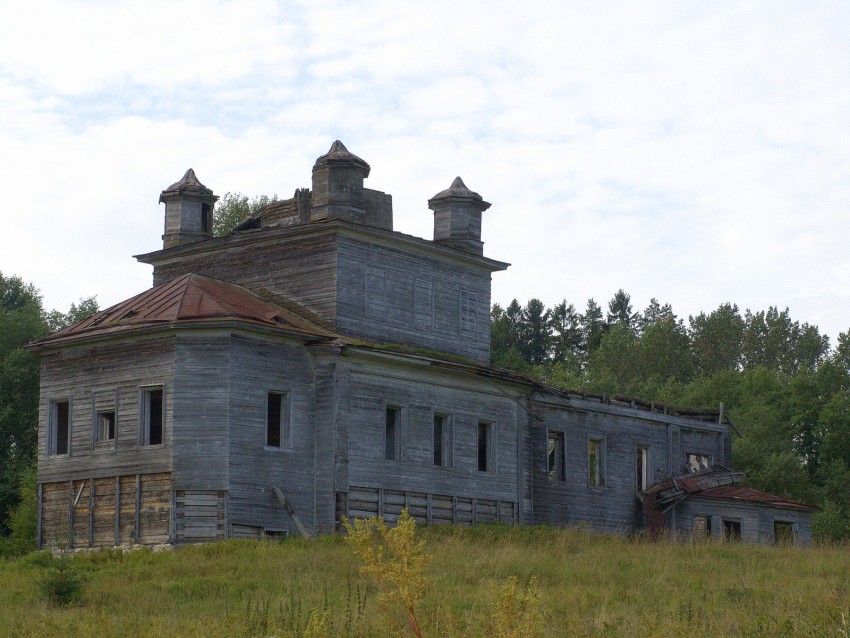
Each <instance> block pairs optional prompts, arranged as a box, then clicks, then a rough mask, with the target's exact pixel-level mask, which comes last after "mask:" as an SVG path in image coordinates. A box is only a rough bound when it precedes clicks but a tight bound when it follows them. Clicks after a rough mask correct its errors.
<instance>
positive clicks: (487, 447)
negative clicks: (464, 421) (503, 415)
mask: <svg viewBox="0 0 850 638" xmlns="http://www.w3.org/2000/svg"><path fill="white" fill-rule="evenodd" d="M494 452H495V450H494V449H493V424H492V423H488V422H486V421H479V423H478V471H479V472H492V471H493V467H494V465H495V463H494V462H493V459H494V456H495V455H494Z"/></svg>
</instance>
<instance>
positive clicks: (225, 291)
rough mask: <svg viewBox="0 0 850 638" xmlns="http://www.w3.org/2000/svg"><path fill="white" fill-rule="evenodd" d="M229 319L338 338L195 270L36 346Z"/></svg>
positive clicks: (71, 327)
mask: <svg viewBox="0 0 850 638" xmlns="http://www.w3.org/2000/svg"><path fill="white" fill-rule="evenodd" d="M223 320H238V321H243V322H248V323H253V324H259V325H263V326H268V327H274V328H279V329H281V330H283V331H285V332H292V333H296V334H303V335H305V336H316V337H333V336H335V335H333V333H331V332H328V331H327V330H325V329H323V328H321V327H320V326H318V325H317V324H315V323H313V322H312V321H310V320H309V319H307V318H305V317H303V316H300V315H299V314H297V313H296V312H293V311H292V310H287V309H285V308H282V307H281V306H278V305H277V304H274V303H271V302H269V301H266V300H264V299H262V298H261V297H259V296H258V295H257V294H255V293H254V292H252V291H251V290H249V289H248V288H246V287H244V286H239V285H237V284H231V283H227V282H224V281H219V280H218V279H213V278H211V277H204V276H202V275H195V274H191V273H190V274H187V275H183V276H182V277H178V278H177V279H174V280H172V281H169V282H168V283H165V284H162V285H160V286H155V287H154V288H151V289H150V290H146V291H145V292H143V293H141V294H139V295H136V296H135V297H132V298H130V299H128V300H127V301H123V302H121V303H119V304H116V305H114V306H112V307H111V308H107V309H106V310H102V311H100V312H98V313H96V314H94V315H92V316H91V317H89V318H88V319H84V320H83V321H80V322H79V323H76V324H74V325H72V326H68V327H67V328H63V329H62V330H59V331H58V332H55V333H54V334H52V335H50V336H48V337H45V338H44V339H39V340H38V341H36V342H34V345H47V344H51V343H55V342H60V341H71V340H76V339H78V338H82V337H88V336H94V335H101V334H108V333H116V332H123V331H128V330H133V329H138V328H142V327H151V326H157V325H165V324H175V323H181V322H189V321H191V322H199V321H201V322H203V321H223Z"/></svg>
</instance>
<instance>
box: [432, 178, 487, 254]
mask: <svg viewBox="0 0 850 638" xmlns="http://www.w3.org/2000/svg"><path fill="white" fill-rule="evenodd" d="M428 208H430V209H431V210H433V211H434V241H436V242H439V243H441V244H448V245H449V246H454V247H455V248H460V249H461V250H465V251H467V252H471V253H475V254H476V255H483V254H484V242H482V241H481V213H482V212H484V211H485V210H487V209H488V208H490V203H489V202H485V201H484V200H483V199H482V197H481V195H479V194H478V193H476V192H475V191H471V190H469V189H468V188H467V187H466V184H464V183H463V180H462V179H461V178H460V177H455V180H454V181H453V182H452V185H451V186H450V187H449V188H447V189H446V190H444V191H441V192H439V193H437V194H436V195H434V196H433V197H432V198H431V199H429V200H428Z"/></svg>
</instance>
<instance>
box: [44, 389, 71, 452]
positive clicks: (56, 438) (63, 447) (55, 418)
mask: <svg viewBox="0 0 850 638" xmlns="http://www.w3.org/2000/svg"><path fill="white" fill-rule="evenodd" d="M50 407H51V410H50V437H49V438H50V440H49V446H50V447H49V450H48V452H49V453H50V454H68V450H69V449H70V447H71V445H70V442H71V404H70V402H69V401H53V402H52V403H51V404H50Z"/></svg>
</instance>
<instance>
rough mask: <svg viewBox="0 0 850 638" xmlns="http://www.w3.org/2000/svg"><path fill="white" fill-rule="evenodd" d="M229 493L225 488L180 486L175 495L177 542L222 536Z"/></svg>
mask: <svg viewBox="0 0 850 638" xmlns="http://www.w3.org/2000/svg"><path fill="white" fill-rule="evenodd" d="M226 495H227V492H225V491H223V490H221V491H214V490H177V491H176V492H175V498H174V503H175V504H174V514H175V529H176V542H178V543H199V542H207V541H217V540H223V539H224V537H225V535H226V530H225V524H226V520H225V518H226V507H225V504H226Z"/></svg>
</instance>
